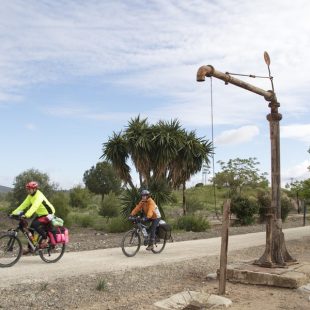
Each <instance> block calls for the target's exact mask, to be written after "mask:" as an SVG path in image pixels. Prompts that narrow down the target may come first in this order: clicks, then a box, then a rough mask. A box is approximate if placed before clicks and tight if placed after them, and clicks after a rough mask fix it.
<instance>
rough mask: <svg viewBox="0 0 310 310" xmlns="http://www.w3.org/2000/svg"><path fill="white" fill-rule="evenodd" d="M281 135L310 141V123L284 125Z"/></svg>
mask: <svg viewBox="0 0 310 310" xmlns="http://www.w3.org/2000/svg"><path fill="white" fill-rule="evenodd" d="M281 137H283V138H288V139H296V140H300V141H304V142H307V143H310V124H304V125H302V124H294V125H288V126H282V127H281Z"/></svg>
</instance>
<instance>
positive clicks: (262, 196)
mask: <svg viewBox="0 0 310 310" xmlns="http://www.w3.org/2000/svg"><path fill="white" fill-rule="evenodd" d="M257 204H258V213H259V219H260V221H261V222H264V221H265V220H266V214H267V212H268V211H269V207H270V206H271V197H270V194H269V193H268V192H258V194H257ZM293 209H294V206H293V204H292V202H291V201H290V199H289V198H288V197H287V196H286V195H281V219H282V221H283V222H285V220H286V219H287V217H288V214H289V212H290V211H292V210H293Z"/></svg>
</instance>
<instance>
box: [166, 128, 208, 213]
mask: <svg viewBox="0 0 310 310" xmlns="http://www.w3.org/2000/svg"><path fill="white" fill-rule="evenodd" d="M182 142H183V145H182V147H181V148H180V150H179V152H178V154H177V157H176V158H175V160H174V161H173V162H172V163H171V167H170V174H171V181H172V186H173V187H174V188H177V187H179V186H181V185H182V190H183V203H182V204H183V214H184V215H185V214H186V198H185V190H186V181H188V180H189V179H190V177H191V176H192V175H194V174H195V173H197V172H198V171H200V170H201V167H202V164H203V163H207V164H208V163H209V161H210V160H209V156H210V155H211V154H212V153H213V146H212V143H211V142H209V141H207V140H205V139H203V138H198V137H196V133H195V132H194V131H191V132H189V133H187V132H185V131H183V141H182Z"/></svg>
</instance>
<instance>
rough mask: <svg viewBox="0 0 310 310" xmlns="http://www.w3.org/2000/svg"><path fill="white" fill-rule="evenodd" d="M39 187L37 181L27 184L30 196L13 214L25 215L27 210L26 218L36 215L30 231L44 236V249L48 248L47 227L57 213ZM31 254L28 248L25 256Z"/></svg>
mask: <svg viewBox="0 0 310 310" xmlns="http://www.w3.org/2000/svg"><path fill="white" fill-rule="evenodd" d="M38 187H39V185H38V183H37V182H35V181H31V182H29V183H27V184H26V189H27V192H28V196H27V197H26V199H25V200H24V201H23V203H22V204H21V205H20V206H19V207H18V208H17V209H15V210H14V211H13V212H12V214H13V215H21V214H24V210H25V209H27V212H26V213H25V217H26V218H30V217H31V216H32V215H33V214H35V215H36V217H35V218H34V219H33V221H32V223H31V225H30V230H35V231H36V232H38V234H40V235H41V236H42V242H41V244H40V247H41V248H44V247H46V246H47V235H46V229H45V225H46V224H48V223H49V222H50V221H51V220H52V218H53V216H54V213H55V208H54V207H53V205H52V204H51V203H50V202H49V201H48V200H47V198H46V197H45V196H44V195H43V194H42V192H41V191H40V190H39V189H38ZM29 252H30V248H28V250H24V252H23V254H24V255H26V254H28V253H29Z"/></svg>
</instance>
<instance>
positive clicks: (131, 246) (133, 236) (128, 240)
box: [121, 229, 141, 257]
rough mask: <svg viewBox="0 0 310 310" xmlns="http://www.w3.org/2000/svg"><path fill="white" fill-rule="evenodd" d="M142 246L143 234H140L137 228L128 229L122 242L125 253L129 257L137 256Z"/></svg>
mask: <svg viewBox="0 0 310 310" xmlns="http://www.w3.org/2000/svg"><path fill="white" fill-rule="evenodd" d="M140 246H141V236H140V235H139V233H138V232H137V230H136V229H132V230H129V231H127V232H126V233H125V235H124V237H123V239H122V243H121V247H122V251H123V253H124V254H125V255H126V256H128V257H132V256H135V255H136V254H137V253H138V251H139V249H140Z"/></svg>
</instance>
